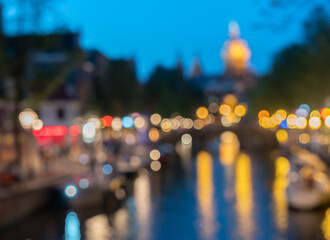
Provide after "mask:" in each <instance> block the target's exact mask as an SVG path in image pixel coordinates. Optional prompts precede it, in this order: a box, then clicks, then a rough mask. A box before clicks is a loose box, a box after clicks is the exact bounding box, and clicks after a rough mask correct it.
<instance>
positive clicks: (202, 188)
mask: <svg viewBox="0 0 330 240" xmlns="http://www.w3.org/2000/svg"><path fill="white" fill-rule="evenodd" d="M197 200H198V213H199V220H198V223H199V228H200V237H201V239H215V236H214V235H215V231H216V222H215V219H216V217H215V206H214V198H213V166H212V157H211V155H210V154H209V153H208V152H205V151H201V152H199V153H198V155H197Z"/></svg>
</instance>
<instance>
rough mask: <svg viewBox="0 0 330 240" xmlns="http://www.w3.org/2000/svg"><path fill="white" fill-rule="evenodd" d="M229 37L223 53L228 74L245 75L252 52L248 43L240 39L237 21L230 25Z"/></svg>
mask: <svg viewBox="0 0 330 240" xmlns="http://www.w3.org/2000/svg"><path fill="white" fill-rule="evenodd" d="M228 30H229V31H228V32H229V37H230V39H229V40H227V41H226V42H225V44H224V47H223V49H222V51H221V57H222V59H223V61H224V63H225V65H226V70H225V71H226V72H227V73H231V74H238V75H240V74H244V72H246V71H247V70H248V68H249V65H250V58H251V51H250V49H249V46H248V44H247V42H246V41H244V40H243V39H241V38H240V29H239V26H238V24H237V22H235V21H231V22H230V23H229V29H228Z"/></svg>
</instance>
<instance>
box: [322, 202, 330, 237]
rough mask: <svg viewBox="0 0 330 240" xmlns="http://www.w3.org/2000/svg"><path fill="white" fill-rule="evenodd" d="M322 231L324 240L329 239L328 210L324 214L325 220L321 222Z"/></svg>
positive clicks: (329, 215)
mask: <svg viewBox="0 0 330 240" xmlns="http://www.w3.org/2000/svg"><path fill="white" fill-rule="evenodd" d="M321 228H322V231H323V234H324V238H325V239H326V240H329V239H330V208H328V209H327V211H326V212H325V218H324V220H323V222H322V226H321Z"/></svg>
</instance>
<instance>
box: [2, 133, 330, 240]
mask: <svg viewBox="0 0 330 240" xmlns="http://www.w3.org/2000/svg"><path fill="white" fill-rule="evenodd" d="M228 138H229V140H228ZM230 138H231V136H227V139H222V141H221V142H220V140H215V141H213V142H212V143H210V144H208V145H207V147H206V148H205V149H204V150H200V151H197V152H196V153H191V148H190V147H189V146H181V147H180V146H179V147H177V150H178V152H179V155H180V156H181V157H180V158H179V159H177V160H176V161H173V160H169V161H170V162H168V163H166V162H165V163H163V165H162V169H161V170H160V171H159V172H151V171H147V170H145V169H143V170H140V171H139V173H138V176H137V177H136V178H135V180H134V181H133V183H132V193H131V194H129V195H128V197H127V198H126V200H125V202H124V204H123V205H122V206H121V207H120V208H119V210H117V211H116V212H115V213H114V214H113V215H112V216H111V217H110V215H109V214H107V213H106V212H105V211H103V210H102V208H101V206H99V207H98V206H96V207H95V208H89V209H83V210H75V211H74V210H70V209H63V210H58V209H45V210H42V211H40V212H38V213H36V214H34V215H32V216H30V217H28V218H26V219H25V220H23V221H22V222H20V223H18V224H16V225H14V226H12V227H10V228H9V229H7V230H6V231H4V232H2V233H0V239H2V240H7V239H8V240H9V239H10V240H14V239H33V240H39V239H40V240H46V239H47V240H48V239H65V240H78V239H87V240H103V239H120V240H121V239H141V240H148V239H159V240H163V239H164V240H168V239H189V240H193V239H202V240H208V239H225V240H226V239H230V240H235V239H240V240H242V239H243V240H259V239H260V240H266V239H267V240H271V239H274V240H281V239H283V240H284V239H289V240H294V239H297V240H298V239H299V240H309V239H330V238H329V237H330V211H328V215H327V214H326V210H327V209H319V210H315V211H309V212H298V211H293V210H290V209H289V208H288V206H287V203H286V192H285V188H286V184H287V180H286V177H285V175H286V173H287V170H288V169H287V168H286V167H283V166H285V163H283V162H278V161H283V159H282V160H281V159H277V160H276V158H275V160H270V159H268V157H263V156H261V155H258V154H252V153H249V152H242V151H239V148H238V147H237V146H236V145H235V144H233V140H232V139H230ZM234 140H235V139H234ZM100 205H101V204H100Z"/></svg>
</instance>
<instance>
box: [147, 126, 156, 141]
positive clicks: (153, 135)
mask: <svg viewBox="0 0 330 240" xmlns="http://www.w3.org/2000/svg"><path fill="white" fill-rule="evenodd" d="M148 136H149V139H150V141H152V142H157V141H158V140H159V131H158V129H157V128H150V130H149V134H148Z"/></svg>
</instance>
